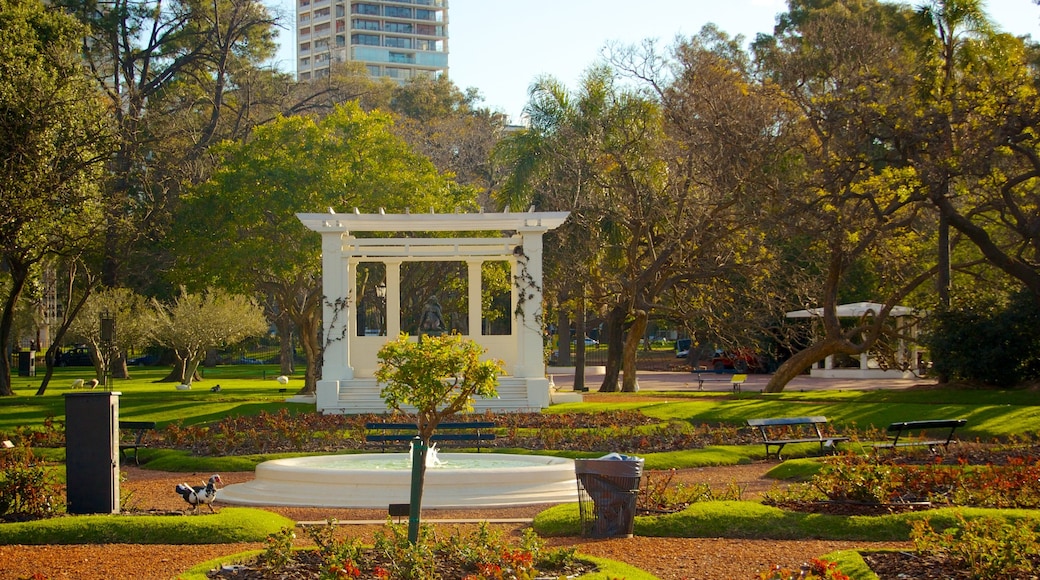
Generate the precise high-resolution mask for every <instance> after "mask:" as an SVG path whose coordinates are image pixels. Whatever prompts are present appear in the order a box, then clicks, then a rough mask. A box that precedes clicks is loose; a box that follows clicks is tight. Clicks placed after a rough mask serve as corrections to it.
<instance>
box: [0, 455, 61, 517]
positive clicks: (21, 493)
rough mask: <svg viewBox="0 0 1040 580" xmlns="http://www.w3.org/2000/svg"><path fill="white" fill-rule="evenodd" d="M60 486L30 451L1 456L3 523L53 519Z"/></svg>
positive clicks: (0, 477) (0, 482)
mask: <svg viewBox="0 0 1040 580" xmlns="http://www.w3.org/2000/svg"><path fill="white" fill-rule="evenodd" d="M58 491H59V488H58V483H57V482H56V480H55V477H54V476H53V474H52V473H51V472H50V471H49V470H48V469H47V468H46V466H44V465H43V464H42V463H41V462H40V461H38V460H37V459H36V457H35V456H34V455H33V453H32V449H30V448H29V447H15V448H13V449H7V450H4V451H3V452H2V453H0V520H6V521H21V520H29V519H39V518H43V517H47V516H49V515H52V514H53V513H54V512H55V510H56V508H57V505H58V499H57V498H58Z"/></svg>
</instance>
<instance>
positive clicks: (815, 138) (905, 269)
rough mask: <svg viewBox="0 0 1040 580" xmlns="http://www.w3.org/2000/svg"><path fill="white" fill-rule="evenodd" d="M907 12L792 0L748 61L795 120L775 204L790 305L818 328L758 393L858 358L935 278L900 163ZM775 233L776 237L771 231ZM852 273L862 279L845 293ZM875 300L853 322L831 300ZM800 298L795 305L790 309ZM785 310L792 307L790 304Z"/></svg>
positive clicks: (912, 175)
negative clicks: (793, 285) (842, 357)
mask: <svg viewBox="0 0 1040 580" xmlns="http://www.w3.org/2000/svg"><path fill="white" fill-rule="evenodd" d="M911 18H912V14H911V13H910V12H909V11H908V10H906V9H905V8H902V7H899V6H895V5H888V4H881V3H876V2H872V1H869V0H864V1H860V0H837V1H816V0H805V1H793V2H791V11H790V13H789V14H787V15H785V16H784V17H782V18H781V19H780V24H779V25H778V27H777V35H776V36H775V37H763V38H760V39H759V40H758V41H757V42H756V47H755V49H756V56H757V58H758V61H759V63H760V64H761V65H762V66H763V70H764V71H765V72H766V75H767V76H766V78H767V79H768V80H769V81H771V82H775V83H776V85H777V87H778V88H779V90H781V91H782V92H783V95H784V97H785V98H786V99H789V100H790V102H791V103H792V104H794V105H795V106H796V107H797V108H798V110H799V112H800V116H799V117H798V119H797V125H798V127H800V128H801V130H802V131H804V135H805V138H804V140H803V145H802V148H801V155H800V161H801V162H802V163H803V164H804V166H805V168H806V172H805V175H804V178H803V179H802V181H801V183H800V184H798V185H799V187H793V188H791V191H792V192H798V191H801V192H802V193H801V194H799V195H792V196H790V197H789V198H788V200H787V202H786V203H785V205H784V206H783V207H784V208H785V210H786V213H785V214H784V217H785V220H784V222H779V223H786V228H787V229H782V230H780V232H786V233H787V238H788V239H789V240H791V241H795V242H797V245H795V244H791V243H789V244H788V245H787V247H786V251H787V252H789V255H793V256H795V259H796V260H797V262H796V263H800V264H804V265H805V267H804V268H792V270H794V271H798V270H801V272H799V275H800V276H802V283H801V288H798V289H797V292H796V293H795V294H794V297H795V298H798V299H800V300H799V301H798V302H794V301H792V306H795V305H799V306H798V307H805V305H809V306H818V307H820V308H821V309H822V317H821V318H820V319H819V320H818V322H819V325H820V333H819V335H818V336H816V337H815V339H814V340H813V342H812V343H811V344H810V345H809V346H807V347H806V348H804V349H802V350H800V351H798V352H796V353H795V354H794V355H793V356H792V357H791V358H790V359H788V360H787V361H785V362H784V363H783V364H782V365H781V366H780V368H779V369H778V370H777V371H776V373H775V374H774V375H773V376H772V377H771V379H770V382H769V384H768V385H767V387H766V390H767V391H770V392H775V391H779V390H782V389H783V388H784V385H785V384H786V383H787V382H788V381H789V380H790V379H791V378H793V377H794V376H797V375H798V374H800V373H801V372H803V371H804V370H805V369H807V368H809V367H810V366H811V365H812V364H813V363H815V362H816V361H819V360H822V359H823V358H825V357H827V356H830V355H833V354H848V355H859V354H861V353H864V352H868V351H870V350H871V349H874V348H876V346H877V345H879V344H881V343H883V342H884V341H883V340H882V339H883V337H885V336H886V335H887V334H889V333H890V332H891V331H892V328H893V326H892V325H891V324H890V319H889V316H888V315H889V312H890V310H891V308H892V307H893V306H895V305H896V304H899V303H901V302H903V301H904V300H905V299H907V298H908V297H909V296H911V295H912V293H913V292H914V291H915V290H917V289H918V288H919V287H921V285H922V284H923V283H924V282H926V281H928V280H930V279H932V278H933V277H934V276H935V273H936V270H937V267H936V257H935V252H934V250H931V249H930V248H935V247H936V244H935V236H936V230H937V223H936V219H935V216H934V214H932V213H930V212H928V211H927V207H926V205H925V204H924V201H925V199H926V198H925V190H924V187H923V182H922V178H921V176H920V175H918V174H917V173H916V172H915V171H914V170H913V169H912V168H909V167H907V166H906V164H905V163H901V162H900V152H899V140H898V138H897V133H898V127H899V123H900V120H902V119H909V118H912V117H913V116H914V115H915V114H916V113H917V112H918V111H917V110H916V109H915V108H914V105H913V99H912V98H911V96H912V93H913V90H914V88H915V87H914V66H913V65H914V55H913V51H911V50H909V47H910V42H909V39H908V38H907V36H906V35H905V31H906V30H908V29H909V26H908V23H909V21H910V20H911ZM777 239H780V236H777ZM857 272H870V273H871V280H870V282H869V284H866V285H863V286H861V287H860V291H869V292H870V293H871V295H870V296H863V295H854V294H852V293H851V292H850V291H849V290H850V288H851V285H852V282H853V281H854V276H855V274H856V273H857ZM842 298H845V299H852V300H857V301H858V300H870V301H875V302H881V303H883V304H884V307H883V308H882V309H881V310H880V311H879V312H876V313H871V314H870V315H867V316H864V317H862V318H860V319H859V320H856V321H855V322H854V323H853V324H851V325H843V324H842V323H841V321H840V320H839V319H838V316H837V306H838V304H839V300H840V299H842ZM799 303H801V304H799ZM793 309H794V308H793Z"/></svg>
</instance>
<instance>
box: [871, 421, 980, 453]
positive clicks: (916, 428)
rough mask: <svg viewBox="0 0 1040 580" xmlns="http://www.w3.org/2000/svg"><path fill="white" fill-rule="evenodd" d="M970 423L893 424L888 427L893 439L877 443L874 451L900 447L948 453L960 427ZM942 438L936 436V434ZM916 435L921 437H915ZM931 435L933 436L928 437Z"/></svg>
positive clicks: (915, 422) (923, 422) (929, 422)
mask: <svg viewBox="0 0 1040 580" xmlns="http://www.w3.org/2000/svg"><path fill="white" fill-rule="evenodd" d="M967 422H968V421H967V420H966V419H938V420H927V421H903V422H900V423H892V424H891V425H889V426H888V429H887V431H888V436H889V437H891V438H892V439H891V440H890V441H886V442H885V443H876V444H875V445H874V449H875V450H878V449H896V448H899V447H928V450H929V451H931V452H932V453H938V448H939V447H942V448H943V451H944V452H945V451H947V450H948V449H949V447H950V443H954V442H955V441H954V439H953V433H954V431H956V430H957V428H958V427H963V426H964V425H965V424H966V423H967ZM937 432H938V433H941V435H940V436H938V437H936V436H934V434H935V433H937ZM914 433H920V434H921V436H919V437H914V436H913V434H914ZM929 434H931V435H932V436H930V437H929V436H928V435H929Z"/></svg>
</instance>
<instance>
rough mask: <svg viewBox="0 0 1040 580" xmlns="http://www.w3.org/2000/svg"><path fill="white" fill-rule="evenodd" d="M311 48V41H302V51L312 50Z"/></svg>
mask: <svg viewBox="0 0 1040 580" xmlns="http://www.w3.org/2000/svg"><path fill="white" fill-rule="evenodd" d="M310 49H311V43H309V42H301V43H300V52H308V51H310Z"/></svg>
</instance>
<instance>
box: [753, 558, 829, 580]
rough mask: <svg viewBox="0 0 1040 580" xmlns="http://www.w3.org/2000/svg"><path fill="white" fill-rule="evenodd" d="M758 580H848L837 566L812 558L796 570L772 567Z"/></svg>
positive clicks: (761, 574)
mask: <svg viewBox="0 0 1040 580" xmlns="http://www.w3.org/2000/svg"><path fill="white" fill-rule="evenodd" d="M757 578H759V579H760V580H849V577H848V576H846V575H845V574H843V573H842V571H841V570H840V568H839V567H838V565H837V564H836V563H834V562H829V561H827V560H823V559H821V558H812V559H810V560H809V561H808V562H807V563H805V564H802V566H801V568H799V569H798V570H791V569H788V568H784V567H782V566H779V565H777V566H774V567H773V568H771V569H770V570H768V571H766V572H761V573H759V575H758V576H757Z"/></svg>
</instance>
